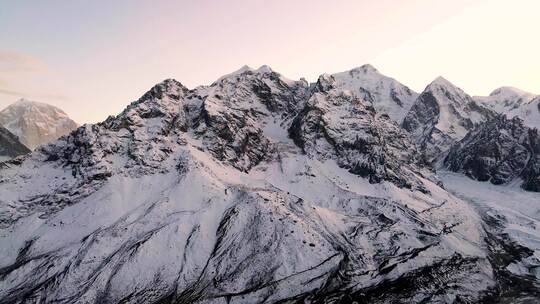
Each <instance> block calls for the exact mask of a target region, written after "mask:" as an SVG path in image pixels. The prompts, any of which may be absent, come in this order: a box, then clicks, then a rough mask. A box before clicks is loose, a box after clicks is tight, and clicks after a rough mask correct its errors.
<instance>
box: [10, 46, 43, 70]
mask: <svg viewBox="0 0 540 304" xmlns="http://www.w3.org/2000/svg"><path fill="white" fill-rule="evenodd" d="M47 70H48V68H47V65H46V64H45V63H44V62H43V61H41V60H40V59H39V58H37V57H34V56H32V55H29V54H24V53H20V52H12V51H7V50H0V73H13V72H31V73H32V72H45V71H47Z"/></svg>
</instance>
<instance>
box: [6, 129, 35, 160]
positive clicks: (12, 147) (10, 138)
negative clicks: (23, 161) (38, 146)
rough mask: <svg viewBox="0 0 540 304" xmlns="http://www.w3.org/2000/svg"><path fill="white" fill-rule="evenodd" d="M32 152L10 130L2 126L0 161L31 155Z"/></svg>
mask: <svg viewBox="0 0 540 304" xmlns="http://www.w3.org/2000/svg"><path fill="white" fill-rule="evenodd" d="M29 152H30V150H29V149H28V148H27V147H26V146H25V145H23V144H21V142H20V141H19V139H18V138H17V136H15V135H13V134H12V133H11V132H9V130H7V129H6V128H4V127H2V126H0V161H5V160H8V159H11V158H14V157H17V156H20V155H24V154H26V153H29Z"/></svg>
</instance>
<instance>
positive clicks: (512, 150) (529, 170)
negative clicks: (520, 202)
mask: <svg viewBox="0 0 540 304" xmlns="http://www.w3.org/2000/svg"><path fill="white" fill-rule="evenodd" d="M444 164H445V166H446V167H447V168H448V169H450V170H452V171H455V172H461V173H464V174H466V175H467V176H469V177H471V178H474V179H477V180H479V181H490V182H491V183H493V184H496V185H499V184H507V183H509V182H511V181H513V180H515V179H516V178H521V179H523V184H522V187H523V188H524V189H526V190H530V191H540V137H539V135H538V130H536V129H530V128H527V127H526V126H524V125H523V121H522V120H521V119H519V118H513V119H507V118H506V116H504V115H500V116H498V117H496V118H495V119H493V120H491V121H489V122H487V123H486V124H484V125H481V126H478V127H477V128H476V129H474V130H473V131H471V132H470V133H469V134H467V136H466V137H465V138H463V139H462V140H461V141H460V142H459V143H457V144H456V145H455V146H453V147H452V149H451V150H450V153H449V154H448V156H447V157H446V158H445V160H444Z"/></svg>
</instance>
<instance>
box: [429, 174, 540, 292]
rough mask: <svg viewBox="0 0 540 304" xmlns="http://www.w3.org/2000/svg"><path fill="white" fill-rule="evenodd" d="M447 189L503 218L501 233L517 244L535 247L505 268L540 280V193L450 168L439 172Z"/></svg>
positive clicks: (484, 210) (494, 216)
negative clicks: (473, 176) (523, 258)
mask: <svg viewBox="0 0 540 304" xmlns="http://www.w3.org/2000/svg"><path fill="white" fill-rule="evenodd" d="M439 176H440V178H441V180H442V181H443V182H444V185H445V187H446V189H448V191H450V192H452V193H453V194H455V195H456V196H458V197H460V198H461V199H463V200H465V201H467V202H470V203H471V205H472V206H474V207H475V208H476V209H478V210H480V212H481V213H485V214H486V215H488V216H490V217H493V218H498V219H502V222H503V223H504V233H507V234H508V235H509V236H510V237H511V239H512V240H513V241H515V242H516V243H517V244H519V245H521V246H524V247H527V248H529V249H531V250H533V251H534V254H533V256H531V257H529V258H527V259H526V260H524V261H521V262H515V263H512V264H511V265H509V266H508V269H509V270H510V271H511V272H513V273H514V274H517V275H526V276H534V277H536V279H537V280H538V282H539V283H540V193H536V192H527V191H524V190H523V189H521V188H520V187H519V182H516V183H514V184H512V185H493V184H491V183H489V182H478V181H474V180H471V179H469V178H467V177H466V176H464V175H462V174H458V173H452V172H445V171H442V172H439Z"/></svg>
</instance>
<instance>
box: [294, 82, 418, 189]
mask: <svg viewBox="0 0 540 304" xmlns="http://www.w3.org/2000/svg"><path fill="white" fill-rule="evenodd" d="M338 87H339V85H338V84H337V82H336V80H335V78H334V76H331V75H323V76H321V77H320V78H319V80H318V82H317V84H316V85H315V87H314V90H313V93H312V95H311V97H310V98H309V100H308V101H307V103H306V105H305V107H304V108H303V109H302V111H301V112H300V113H299V115H297V116H296V118H295V120H294V121H293V123H292V125H291V127H290V129H289V134H290V135H291V137H292V138H293V140H294V141H295V143H297V145H298V146H300V147H301V148H302V150H303V151H304V152H305V153H307V154H308V155H310V156H313V157H317V158H319V159H321V160H326V159H335V160H336V161H337V163H338V165H340V166H341V167H343V168H346V169H347V170H349V172H351V173H353V174H357V175H360V176H362V177H365V178H367V179H368V180H369V181H370V182H372V183H379V182H381V181H383V180H388V181H392V182H394V183H395V184H396V185H398V186H400V187H406V188H413V187H414V188H416V189H421V188H422V183H421V182H419V181H418V179H417V177H416V176H415V174H413V172H421V171H422V169H421V166H418V164H419V163H420V162H421V160H420V159H419V157H418V155H419V153H418V151H417V150H416V148H415V145H414V144H413V143H412V141H411V140H410V139H409V137H408V136H407V134H406V133H404V132H403V131H402V130H401V129H400V128H399V126H398V125H397V124H396V123H394V122H392V121H391V120H390V119H388V117H385V116H379V115H376V111H375V109H374V108H373V107H372V105H371V104H370V103H369V102H366V101H365V100H362V99H359V98H358V97H357V96H356V95H354V94H352V93H351V92H350V91H342V90H340V89H338Z"/></svg>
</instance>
